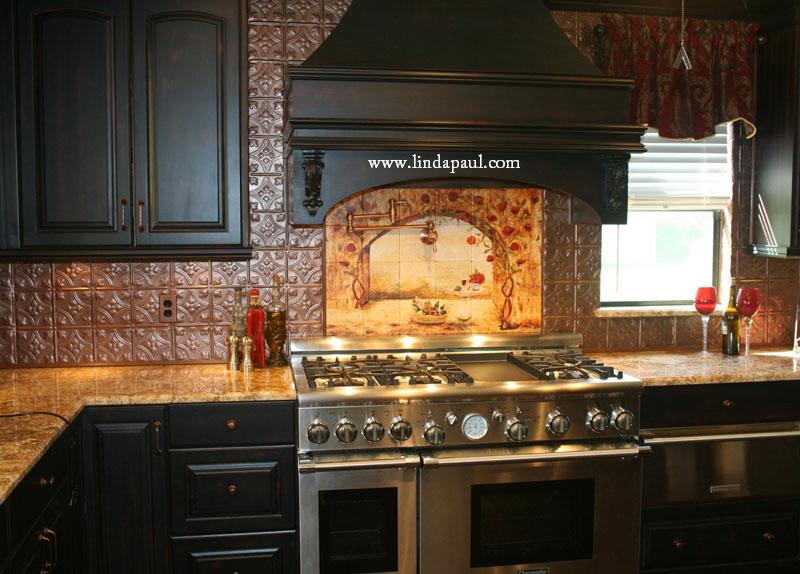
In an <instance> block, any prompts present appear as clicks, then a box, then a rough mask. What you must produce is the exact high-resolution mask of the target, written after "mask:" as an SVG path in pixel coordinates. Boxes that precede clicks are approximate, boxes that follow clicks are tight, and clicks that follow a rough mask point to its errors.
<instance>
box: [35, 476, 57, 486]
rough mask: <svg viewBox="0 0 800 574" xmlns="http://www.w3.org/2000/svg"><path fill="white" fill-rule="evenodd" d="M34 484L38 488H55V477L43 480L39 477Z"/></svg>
mask: <svg viewBox="0 0 800 574" xmlns="http://www.w3.org/2000/svg"><path fill="white" fill-rule="evenodd" d="M36 484H38V485H39V486H55V484H56V477H55V476H51V477H50V478H45V477H44V476H43V477H41V478H40V479H39V480H38V481H37V482H36Z"/></svg>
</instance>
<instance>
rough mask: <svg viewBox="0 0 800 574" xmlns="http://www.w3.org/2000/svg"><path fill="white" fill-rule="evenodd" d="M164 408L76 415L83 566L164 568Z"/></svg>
mask: <svg viewBox="0 0 800 574" xmlns="http://www.w3.org/2000/svg"><path fill="white" fill-rule="evenodd" d="M163 425H164V408H163V407H160V406H155V407H149V406H148V407H108V408H91V409H87V410H86V411H84V413H83V415H82V429H81V431H82V441H83V489H84V492H85V500H84V509H85V510H84V512H85V516H84V531H85V545H84V548H85V556H86V571H87V572H91V573H93V574H110V573H112V572H113V573H114V574H126V573H129V574H155V573H161V572H168V571H169V554H168V549H167V545H168V542H167V529H168V524H169V513H168V495H167V488H168V487H167V473H166V461H165V458H166V444H165V440H166V435H165V432H164V430H165V429H164V426H163Z"/></svg>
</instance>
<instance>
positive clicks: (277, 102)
mask: <svg viewBox="0 0 800 574" xmlns="http://www.w3.org/2000/svg"><path fill="white" fill-rule="evenodd" d="M248 111H249V114H250V121H249V126H250V128H249V130H248V133H249V134H250V135H251V136H276V135H280V134H281V132H282V131H283V100H282V99H281V98H268V99H263V98H259V99H253V98H251V99H250V100H249V102H248Z"/></svg>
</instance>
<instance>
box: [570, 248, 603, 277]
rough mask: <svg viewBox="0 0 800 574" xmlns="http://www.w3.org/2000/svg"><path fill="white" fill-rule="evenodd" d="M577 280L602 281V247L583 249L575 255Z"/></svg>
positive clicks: (578, 250)
mask: <svg viewBox="0 0 800 574" xmlns="http://www.w3.org/2000/svg"><path fill="white" fill-rule="evenodd" d="M575 269H576V274H575V278H576V279H577V280H578V281H600V247H581V248H580V249H577V250H576V253H575Z"/></svg>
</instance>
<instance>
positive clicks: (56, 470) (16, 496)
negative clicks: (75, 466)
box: [7, 433, 70, 548]
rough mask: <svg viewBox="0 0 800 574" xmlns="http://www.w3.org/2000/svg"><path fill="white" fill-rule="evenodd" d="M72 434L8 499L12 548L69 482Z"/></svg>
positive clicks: (43, 458)
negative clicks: (69, 450)
mask: <svg viewBox="0 0 800 574" xmlns="http://www.w3.org/2000/svg"><path fill="white" fill-rule="evenodd" d="M68 439H69V433H66V434H64V435H63V436H61V437H60V438H59V439H58V440H57V441H56V442H55V444H54V445H53V446H52V447H50V449H49V450H48V451H47V452H46V453H45V455H44V457H42V459H41V460H40V461H39V462H37V463H36V466H34V467H33V470H31V471H30V472H29V473H28V474H27V475H25V478H23V479H22V482H21V483H20V484H19V485H18V486H17V487H16V488H15V489H14V492H12V493H11V496H10V497H9V499H8V504H7V512H8V513H9V527H10V530H11V547H12V548H15V547H16V546H17V544H19V543H20V541H21V540H22V538H23V537H24V536H25V535H26V534H27V532H28V530H30V528H31V526H33V524H34V522H35V521H36V520H37V519H38V518H39V516H40V515H41V513H42V511H43V510H44V509H45V508H46V507H47V505H48V504H49V503H50V502H51V501H52V500H53V499H54V498H55V496H56V494H57V493H58V492H59V491H60V490H61V488H62V487H63V486H64V485H65V484H66V483H67V482H69V480H68V479H69V471H70V466H69V452H68V449H67V447H68Z"/></svg>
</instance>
